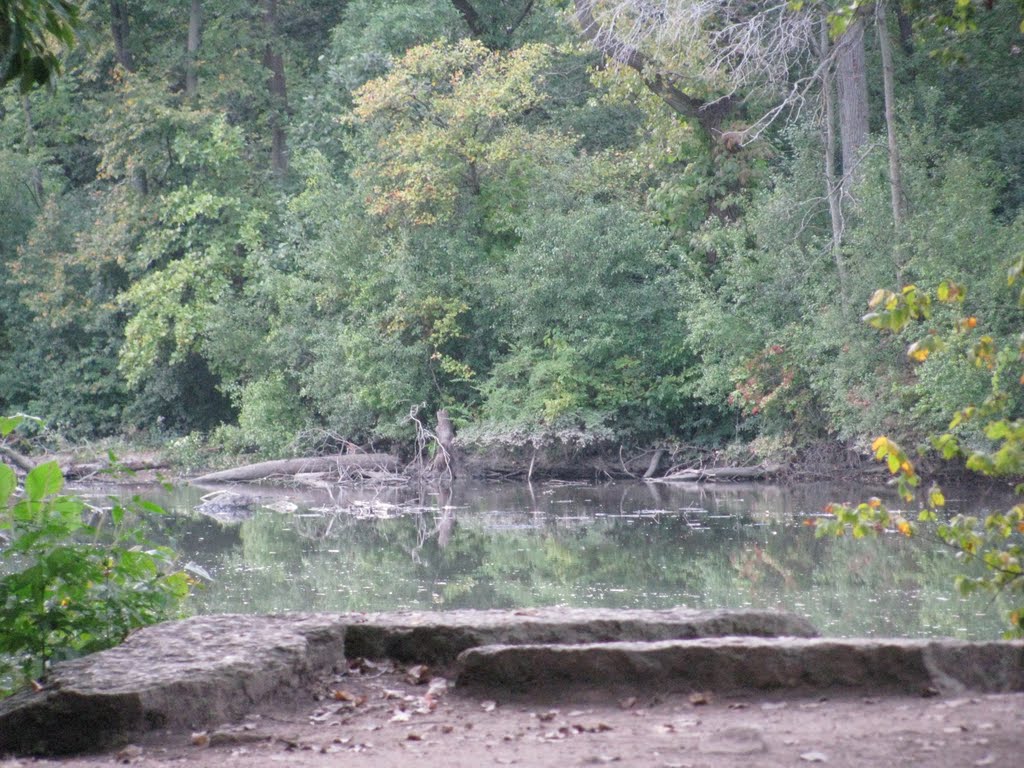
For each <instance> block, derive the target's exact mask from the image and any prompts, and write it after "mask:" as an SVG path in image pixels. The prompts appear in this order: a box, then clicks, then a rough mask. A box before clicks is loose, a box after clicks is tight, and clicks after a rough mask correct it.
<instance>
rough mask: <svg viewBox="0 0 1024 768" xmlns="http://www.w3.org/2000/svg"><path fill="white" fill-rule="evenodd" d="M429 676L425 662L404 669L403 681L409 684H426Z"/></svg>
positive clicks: (428, 668)
mask: <svg viewBox="0 0 1024 768" xmlns="http://www.w3.org/2000/svg"><path fill="white" fill-rule="evenodd" d="M430 678H431V674H430V667H428V666H427V665H426V664H417V665H416V666H414V667H409V668H408V669H407V670H405V681H406V682H407V683H409V684H410V685H426V684H427V683H429V682H430Z"/></svg>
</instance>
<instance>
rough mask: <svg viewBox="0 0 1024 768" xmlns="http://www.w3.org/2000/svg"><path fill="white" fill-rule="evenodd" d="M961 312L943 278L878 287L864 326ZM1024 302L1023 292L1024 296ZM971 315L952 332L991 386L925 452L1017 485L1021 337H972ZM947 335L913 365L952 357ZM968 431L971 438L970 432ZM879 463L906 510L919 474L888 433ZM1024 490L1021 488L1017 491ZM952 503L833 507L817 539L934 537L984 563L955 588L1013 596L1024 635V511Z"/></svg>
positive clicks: (880, 442) (878, 450) (1022, 469)
mask: <svg viewBox="0 0 1024 768" xmlns="http://www.w3.org/2000/svg"><path fill="white" fill-rule="evenodd" d="M1022 273H1024V255H1021V256H1020V257H1019V258H1018V259H1016V260H1015V261H1014V263H1013V266H1012V267H1011V268H1010V271H1009V282H1010V283H1011V284H1012V283H1013V282H1015V281H1016V280H1017V279H1018V278H1019V277H1020V275H1021V274H1022ZM940 302H941V303H944V304H953V305H959V304H962V303H963V302H964V289H963V288H962V287H961V286H959V285H957V284H956V283H953V282H950V281H943V282H942V283H940V284H939V287H938V288H937V289H936V291H935V294H934V300H933V298H932V295H931V294H929V293H926V292H922V291H919V290H918V289H917V287H916V286H913V285H909V286H907V287H905V288H903V290H902V291H900V293H898V294H897V293H893V292H892V291H886V290H878V291H877V292H876V293H875V295H874V296H873V297H872V300H871V308H872V311H871V312H870V313H869V314H868V315H866V316H865V320H866V321H867V322H868V323H869V324H871V325H872V326H874V327H876V328H879V329H886V330H889V331H891V332H898V331H901V330H903V329H904V328H906V327H907V326H908V325H909V324H910V323H911V322H914V321H918V322H921V321H926V320H928V319H930V318H931V316H932V311H933V306H934V305H936V304H938V303H940ZM1021 303H1022V305H1024V292H1022V293H1021ZM977 325H978V321H977V318H976V317H974V316H968V317H959V318H957V319H956V320H955V322H954V324H953V330H952V331H951V332H950V333H951V334H956V335H966V334H972V335H974V336H975V338H974V339H973V341H972V343H970V345H969V347H968V351H967V354H966V357H967V358H968V360H969V362H970V363H971V364H972V365H973V366H974V367H976V368H979V369H982V370H985V371H987V372H988V373H989V375H990V389H989V392H988V395H987V397H986V398H985V399H984V401H982V402H981V404H980V405H978V406H974V405H968V406H966V407H963V408H961V409H959V410H957V411H956V413H955V414H954V415H953V417H952V419H951V421H950V422H949V425H948V427H947V430H946V431H944V432H942V433H941V434H937V435H934V436H932V437H931V438H930V440H929V444H928V445H925V446H923V447H922V448H921V449H920V450H921V451H922V452H927V451H935V452H936V453H938V454H939V455H940V456H941V457H942V458H943V459H947V460H950V459H962V460H963V462H964V464H965V466H966V467H967V468H968V469H970V470H972V471H974V472H978V473H981V474H983V475H987V476H989V477H1010V478H1020V477H1021V476H1022V475H1024V421H1022V420H1021V419H1020V418H1019V417H1015V416H1014V414H1015V413H1017V412H1018V410H1019V409H1018V408H1017V407H1015V406H1016V404H1015V403H1014V402H1013V395H1014V389H1015V387H1013V386H1012V385H1011V386H1010V387H1007V384H1008V381H1007V378H1008V377H1012V379H1011V381H1012V382H1013V384H1016V385H1019V384H1021V383H1024V338H1019V339H1018V340H1017V342H1016V344H1014V345H1013V346H1010V347H1002V348H1000V347H998V346H997V345H996V343H995V341H994V340H993V338H992V337H991V336H989V335H988V334H981V333H978V332H977V331H976V328H977ZM947 345H948V341H947V339H946V338H945V337H944V336H941V335H937V334H929V335H927V336H925V337H924V338H922V339H920V340H918V341H915V342H914V343H912V344H911V345H910V346H909V348H908V349H907V355H908V357H910V358H911V359H912V360H915V361H918V362H923V361H925V360H927V359H930V358H931V357H932V356H933V355H936V356H937V355H940V354H943V353H944V352H948V349H947ZM968 426H975V427H976V429H977V430H980V432H981V433H982V434H983V435H984V440H985V442H984V444H982V445H981V446H980V447H977V446H975V447H972V445H971V442H972V441H970V440H969V439H966V435H965V427H968ZM967 434H970V433H967ZM871 447H872V449H873V450H874V452H875V457H876V458H877V459H879V460H884V461H885V462H886V464H887V466H888V468H889V471H890V472H891V473H892V474H893V475H894V476H895V477H896V481H897V486H898V488H899V492H900V496H901V498H902V500H903V501H904V502H906V503H908V504H909V503H912V502H914V501H915V499H916V498H917V495H918V494H916V493H915V489H917V488H918V487H919V486H920V483H921V478H920V477H919V475H918V473H917V471H916V469H915V467H914V463H913V461H912V459H911V457H910V455H909V454H908V453H907V452H906V451H905V450H904V449H903V448H901V447H900V446H899V444H898V443H896V442H895V441H893V440H890V439H889V438H887V437H885V436H882V437H878V438H876V439H875V441H874V443H872V446H871ZM1016 490H1017V492H1018V493H1021V492H1024V484H1019V485H1017V486H1016ZM945 503H946V500H945V497H944V495H943V493H942V489H941V488H939V486H938V485H933V486H932V487H931V488H930V489H929V490H928V492H927V494H921V499H920V507H921V508H920V511H919V512H918V513H917V516H916V519H914V518H913V517H912V515H910V513H908V512H905V511H902V510H890V509H888V508H887V507H886V505H885V504H883V503H882V502H881V501H880V500H879V499H877V498H873V499H871V500H870V501H867V502H863V503H861V504H859V505H857V506H856V507H847V506H843V505H832V506H831V507H830V509H829V511H830V512H831V513H832V514H833V515H834V517H833V518H832V519H831V520H827V521H824V522H822V523H821V524H819V525H818V526H817V529H818V530H817V533H818V535H821V536H824V535H834V536H841V535H843V534H844V533H846V532H847V531H848V530H849V531H850V532H851V533H852V535H853V536H854V537H856V538H862V537H864V536H865V535H867V534H868V533H872V532H882V531H897V532H899V533H901V534H903V535H906V536H911V535H915V534H916V535H933V536H935V537H937V538H938V539H939V540H940V541H942V542H943V543H944V544H946V545H948V546H949V547H951V548H953V549H954V550H955V551H956V554H957V557H958V558H960V559H962V560H964V561H967V562H971V561H978V562H980V563H981V564H982V565H984V572H983V573H982V574H981V575H978V576H968V575H965V574H960V575H958V576H957V578H956V586H957V587H958V589H959V590H960V591H961V592H963V593H965V594H969V593H971V592H975V591H978V590H985V591H989V592H996V593H998V592H1002V591H1007V592H1009V593H1011V594H1012V596H1013V597H1012V600H1013V606H1014V607H1012V608H1011V609H1010V611H1009V612H1008V617H1007V618H1008V622H1009V625H1010V629H1009V630H1008V631H1007V633H1006V635H1007V637H1021V636H1024V504H1016V505H1014V506H1013V507H1011V508H1010V509H1009V510H1006V511H1002V512H993V513H990V514H988V515H986V516H985V517H984V518H979V517H975V516H971V515H962V514H961V515H955V516H953V517H949V516H947V515H944V514H943V507H944V506H945Z"/></svg>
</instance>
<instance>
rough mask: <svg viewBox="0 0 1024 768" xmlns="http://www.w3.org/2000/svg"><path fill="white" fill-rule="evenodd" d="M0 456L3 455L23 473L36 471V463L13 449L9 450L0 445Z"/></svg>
mask: <svg viewBox="0 0 1024 768" xmlns="http://www.w3.org/2000/svg"><path fill="white" fill-rule="evenodd" d="M0 454H3V455H4V456H6V457H7V458H8V460H10V462H11V463H12V464H13V465H14V466H16V467H17V468H18V469H20V470H21V471H22V472H31V471H32V470H33V469H35V466H36V465H35V462H33V461H32V459H30V458H29V457H28V456H25V455H23V454H21V453H18V452H17V451H16V450H14V449H13V448H9V447H7V446H6V445H0Z"/></svg>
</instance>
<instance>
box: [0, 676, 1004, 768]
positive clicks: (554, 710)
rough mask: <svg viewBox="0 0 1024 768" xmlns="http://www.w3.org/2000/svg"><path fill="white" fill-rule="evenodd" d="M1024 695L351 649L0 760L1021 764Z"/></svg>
mask: <svg viewBox="0 0 1024 768" xmlns="http://www.w3.org/2000/svg"><path fill="white" fill-rule="evenodd" d="M1022 753H1024V694H1009V695H999V696H983V695H979V696H964V697H958V698H948V697H946V698H944V697H938V696H871V697H865V696H864V695H857V696H842V697H835V696H833V697H828V698H826V697H824V696H817V697H811V696H792V695H785V696H774V695H772V696H755V697H730V698H725V697H719V696H716V695H714V694H713V693H709V692H695V693H691V694H671V695H659V696H639V697H632V696H628V697H623V698H620V697H618V696H612V695H609V694H607V693H605V694H602V693H601V692H590V693H582V692H575V693H566V694H564V695H561V696H559V695H556V694H548V695H546V696H544V697H539V696H533V697H517V698H509V697H500V696H498V697H495V699H487V698H484V697H481V696H479V695H469V694H467V693H465V692H463V691H461V690H458V689H456V690H450V689H449V688H448V687H447V686H446V684H445V683H444V681H443V678H442V679H439V678H436V677H433V678H432V677H431V674H430V672H429V670H426V669H422V668H416V667H414V668H412V669H411V670H402V669H391V668H389V667H387V666H384V667H381V666H377V665H373V664H368V663H365V662H363V663H357V664H356V666H354V667H353V669H351V670H350V672H349V673H347V674H344V675H339V676H335V677H333V678H331V679H327V680H322V681H320V682H318V683H317V684H316V685H315V686H313V688H312V689H311V690H307V691H304V692H303V693H302V695H301V697H300V698H299V699H298V700H296V701H294V702H291V703H289V704H287V705H284V704H278V705H277V706H275V707H268V708H265V709H263V710H262V711H260V712H257V713H254V714H253V715H251V716H249V717H248V718H246V719H245V720H243V721H241V722H239V723H234V724H225V725H223V726H221V727H218V728H215V729H212V730H210V731H204V732H198V733H177V732H156V733H154V734H151V735H149V736H147V737H146V738H145V739H143V740H140V741H137V742H136V743H135V744H132V745H130V746H128V747H126V748H124V749H122V750H119V751H115V752H109V753H105V754H100V755H92V756H88V757H78V758H72V759H63V760H33V759H24V758H22V759H8V760H6V761H5V760H0V768H15V767H16V766H26V767H27V766H38V767H40V768H41V767H43V766H58V765H59V766H74V767H75V768H98V767H99V766H111V765H115V764H130V765H134V766H138V767H140V768H146V767H152V768H156V767H157V766H170V765H188V766H190V768H191V767H192V766H195V767H196V768H230V767H231V766H245V768H264V767H268V766H299V767H302V768H305V767H307V766H308V767H310V768H319V767H321V766H337V765H344V766H367V767H369V766H373V767H374V768H376V767H377V766H444V767H445V768H462V767H465V768H478V767H479V766H493V765H518V766H558V767H559V768H569V767H570V766H587V765H605V764H609V765H610V764H618V765H623V766H657V767H658V768H684V767H687V768H701V767H706V768H731V767H732V766H736V767H737V768H739V766H743V767H744V768H747V767H748V766H752V765H756V766H759V767H761V766H764V767H766V768H774V767H775V766H801V765H809V764H813V763H823V764H827V765H830V766H930V767H933V768H954V766H955V767H956V768H963V767H964V766H987V765H992V766H1013V765H1019V764H1020V763H1019V761H1020V756H1021V754H1022Z"/></svg>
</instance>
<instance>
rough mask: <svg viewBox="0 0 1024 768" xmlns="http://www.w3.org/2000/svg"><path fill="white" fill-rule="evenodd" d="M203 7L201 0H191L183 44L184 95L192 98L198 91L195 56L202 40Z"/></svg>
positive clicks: (197, 71) (197, 72)
mask: <svg viewBox="0 0 1024 768" xmlns="http://www.w3.org/2000/svg"><path fill="white" fill-rule="evenodd" d="M202 25H203V7H202V2H201V0H192V6H191V8H189V12H188V41H187V42H186V44H185V96H186V97H187V98H188V99H190V100H191V99H194V98H195V97H196V94H197V93H198V92H199V70H198V66H197V61H196V60H197V58H198V55H199V43H200V42H201V40H202V30H203V26H202Z"/></svg>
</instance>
